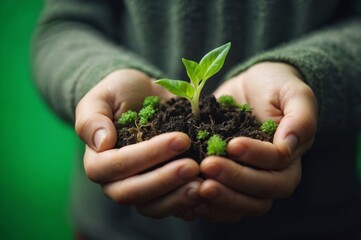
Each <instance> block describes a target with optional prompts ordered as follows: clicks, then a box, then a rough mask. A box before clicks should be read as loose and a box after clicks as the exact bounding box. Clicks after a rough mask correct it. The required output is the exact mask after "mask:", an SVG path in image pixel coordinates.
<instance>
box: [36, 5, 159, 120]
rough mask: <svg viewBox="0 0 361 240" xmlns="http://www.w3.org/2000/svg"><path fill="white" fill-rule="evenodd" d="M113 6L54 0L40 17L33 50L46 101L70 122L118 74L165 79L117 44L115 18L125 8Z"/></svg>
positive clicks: (41, 90)
mask: <svg viewBox="0 0 361 240" xmlns="http://www.w3.org/2000/svg"><path fill="white" fill-rule="evenodd" d="M114 2H116V1H114ZM111 3H112V2H111V1H110V0H109V1H108V0H107V1H103V0H92V1H80V0H49V1H47V4H46V6H45V8H44V11H43V13H42V15H41V17H40V20H39V24H38V27H37V29H36V32H35V34H34V39H33V47H32V51H33V53H32V55H33V61H32V62H33V72H34V75H35V76H34V78H35V79H36V83H37V86H38V88H39V90H40V92H41V94H42V95H43V96H44V98H45V99H46V101H47V102H48V103H49V104H50V106H51V107H52V108H53V109H54V110H55V111H56V113H57V114H58V115H60V116H61V117H62V118H63V119H65V120H67V121H73V120H74V109H75V106H76V104H77V102H78V101H79V100H80V99H81V98H82V97H83V96H84V95H85V94H86V93H87V92H88V91H89V90H90V89H91V88H92V87H93V86H94V85H95V84H96V83H97V82H99V81H100V80H101V79H102V78H103V77H105V76H106V75H107V74H109V73H111V72H113V71H114V70H116V69H121V68H134V69H138V70H141V71H143V72H145V73H146V74H148V75H150V76H152V77H159V76H161V75H162V74H161V73H160V71H159V70H158V69H157V68H156V67H155V66H153V65H152V64H150V63H148V62H147V61H145V60H144V59H142V58H141V57H140V56H137V55H136V54H134V53H132V52H130V51H128V50H126V49H124V48H122V46H119V45H118V44H116V41H115V39H116V34H115V33H114V30H113V29H114V28H113V27H114V24H115V19H114V18H115V15H117V14H119V13H120V12H121V11H120V8H121V5H120V4H113V5H112V4H111ZM115 12H116V13H117V14H115ZM117 17H118V18H119V16H118V15H117ZM112 31H113V32H112Z"/></svg>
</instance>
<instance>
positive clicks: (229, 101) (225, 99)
mask: <svg viewBox="0 0 361 240" xmlns="http://www.w3.org/2000/svg"><path fill="white" fill-rule="evenodd" d="M218 102H219V103H220V104H221V105H222V106H230V107H238V104H237V103H236V101H235V100H234V98H233V97H232V96H231V95H223V96H220V97H219V99H218Z"/></svg>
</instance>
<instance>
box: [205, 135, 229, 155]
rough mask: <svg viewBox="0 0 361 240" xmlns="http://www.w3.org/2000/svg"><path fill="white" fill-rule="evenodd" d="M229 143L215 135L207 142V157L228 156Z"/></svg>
mask: <svg viewBox="0 0 361 240" xmlns="http://www.w3.org/2000/svg"><path fill="white" fill-rule="evenodd" d="M226 147H227V143H226V142H225V141H223V140H222V138H221V137H220V136H219V135H213V136H212V137H210V138H209V140H208V142H207V155H208V156H210V155H218V156H224V155H226Z"/></svg>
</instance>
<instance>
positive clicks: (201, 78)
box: [155, 43, 231, 117]
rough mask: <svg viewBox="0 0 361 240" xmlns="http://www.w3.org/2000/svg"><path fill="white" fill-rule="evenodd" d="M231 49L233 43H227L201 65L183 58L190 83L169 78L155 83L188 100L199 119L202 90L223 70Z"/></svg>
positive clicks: (213, 52)
mask: <svg viewBox="0 0 361 240" xmlns="http://www.w3.org/2000/svg"><path fill="white" fill-rule="evenodd" d="M230 47H231V43H227V44H225V45H223V46H220V47H218V48H216V49H213V50H212V51H210V52H209V53H207V54H206V55H205V56H204V57H203V58H202V59H201V61H200V62H199V63H197V62H194V61H191V60H187V59H185V58H182V62H183V64H184V67H185V68H186V71H187V74H188V77H189V79H190V83H188V82H185V81H182V80H172V79H167V78H163V79H159V80H157V81H155V82H156V83H158V84H160V85H162V86H163V87H165V88H166V89H167V90H168V91H169V92H171V93H173V94H175V95H177V96H179V97H183V98H186V99H188V101H189V102H190V103H191V106H192V112H193V113H194V115H195V116H197V117H199V115H200V114H199V97H200V93H201V91H202V88H203V87H204V84H205V83H206V81H207V80H208V79H209V78H210V77H212V76H213V75H214V74H216V73H217V72H218V71H219V70H221V68H222V67H223V64H224V61H225V59H226V56H227V54H228V52H229V49H230Z"/></svg>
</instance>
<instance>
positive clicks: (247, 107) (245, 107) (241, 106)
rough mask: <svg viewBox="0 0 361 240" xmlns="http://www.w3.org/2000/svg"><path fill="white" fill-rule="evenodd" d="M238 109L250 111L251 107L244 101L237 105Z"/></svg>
mask: <svg viewBox="0 0 361 240" xmlns="http://www.w3.org/2000/svg"><path fill="white" fill-rule="evenodd" d="M239 110H241V111H244V112H251V107H250V106H249V105H248V104H247V103H245V104H242V105H240V106H239Z"/></svg>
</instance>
